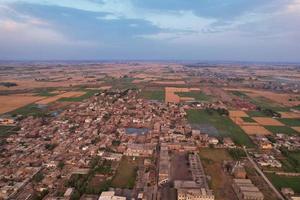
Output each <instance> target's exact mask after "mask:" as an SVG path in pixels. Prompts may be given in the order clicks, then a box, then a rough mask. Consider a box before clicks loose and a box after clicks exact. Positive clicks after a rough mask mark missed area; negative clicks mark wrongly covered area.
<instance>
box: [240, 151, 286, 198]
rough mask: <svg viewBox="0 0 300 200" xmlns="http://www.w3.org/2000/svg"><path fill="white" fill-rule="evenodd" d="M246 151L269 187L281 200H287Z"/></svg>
mask: <svg viewBox="0 0 300 200" xmlns="http://www.w3.org/2000/svg"><path fill="white" fill-rule="evenodd" d="M244 150H245V153H246V155H247V158H248V160H249V161H250V162H251V163H252V165H253V166H254V168H255V170H256V171H257V172H258V173H259V174H260V176H261V177H262V178H263V179H264V180H265V181H266V183H267V184H268V185H269V187H270V188H271V189H272V190H273V191H274V192H275V194H276V195H277V197H278V198H280V199H281V200H285V198H284V197H283V196H282V195H281V194H280V192H279V191H278V190H277V189H276V188H275V187H274V185H273V184H272V183H271V182H270V181H269V179H268V178H267V177H266V175H265V174H264V173H263V172H262V171H261V169H260V168H259V167H258V166H257V164H256V162H254V160H253V159H252V158H251V157H250V156H249V154H248V152H247V150H246V149H244Z"/></svg>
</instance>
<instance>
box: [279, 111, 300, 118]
mask: <svg viewBox="0 0 300 200" xmlns="http://www.w3.org/2000/svg"><path fill="white" fill-rule="evenodd" d="M279 113H280V114H281V118H289V119H294V118H300V113H294V112H279Z"/></svg>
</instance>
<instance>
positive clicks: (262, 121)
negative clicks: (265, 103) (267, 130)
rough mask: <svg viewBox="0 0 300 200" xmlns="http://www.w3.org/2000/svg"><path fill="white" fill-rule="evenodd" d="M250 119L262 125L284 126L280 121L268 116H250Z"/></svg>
mask: <svg viewBox="0 0 300 200" xmlns="http://www.w3.org/2000/svg"><path fill="white" fill-rule="evenodd" d="M252 119H253V120H255V121H256V122H257V123H259V124H260V125H263V126H284V124H283V123H281V122H280V121H278V120H276V119H273V118H270V117H252Z"/></svg>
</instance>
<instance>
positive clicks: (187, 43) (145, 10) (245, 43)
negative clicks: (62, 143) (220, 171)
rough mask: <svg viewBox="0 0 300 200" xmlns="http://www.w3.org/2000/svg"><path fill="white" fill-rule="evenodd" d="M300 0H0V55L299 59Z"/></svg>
mask: <svg viewBox="0 0 300 200" xmlns="http://www.w3.org/2000/svg"><path fill="white" fill-rule="evenodd" d="M299 19H300V0H254V1H246V0H227V1H221V0H217V1H213V2H212V1H208V0H203V1H189V2H186V1H180V0H172V1H170V0H166V1H163V2H161V1H157V0H156V1H141V0H122V1H121V0H113V1H112V0H111V1H108V0H96V1H95V0H76V1H71V0H60V1H58V0H52V1H49V0H0V43H1V47H0V60H21V61H28V60H37V61H45V60H47V61H51V60H53V61H56V60H63V61H65V60H73V61H75V60H79V61H81V60H126V61H127V60H137V61H140V60H142V61H143V60H147V61H151V60H152V61H153V60H155V61H157V60H158V61H164V60H167V61H168V60H171V61H173V60H180V61H182V60H184V61H205V62H219V61H221V62H271V63H300V58H299V53H298V52H300V46H299V45H298V43H297V41H300V28H299V26H298V23H297V21H299Z"/></svg>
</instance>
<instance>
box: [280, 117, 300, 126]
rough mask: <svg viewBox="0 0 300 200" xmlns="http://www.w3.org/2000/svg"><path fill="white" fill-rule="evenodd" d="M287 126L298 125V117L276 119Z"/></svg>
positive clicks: (299, 122) (299, 124)
mask: <svg viewBox="0 0 300 200" xmlns="http://www.w3.org/2000/svg"><path fill="white" fill-rule="evenodd" d="M278 120H279V121H281V122H282V123H284V124H285V125H288V126H300V119H278Z"/></svg>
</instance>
